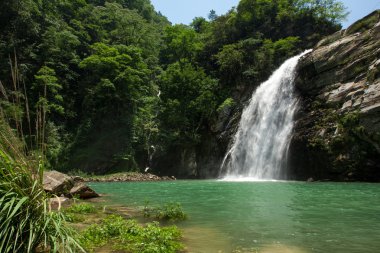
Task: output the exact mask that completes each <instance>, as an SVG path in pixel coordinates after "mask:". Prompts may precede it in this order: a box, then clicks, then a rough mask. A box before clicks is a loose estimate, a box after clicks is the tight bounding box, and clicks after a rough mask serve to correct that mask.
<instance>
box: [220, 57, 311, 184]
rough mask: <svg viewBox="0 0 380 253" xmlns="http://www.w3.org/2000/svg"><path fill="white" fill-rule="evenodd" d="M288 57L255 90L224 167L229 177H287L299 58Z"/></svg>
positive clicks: (259, 178)
mask: <svg viewBox="0 0 380 253" xmlns="http://www.w3.org/2000/svg"><path fill="white" fill-rule="evenodd" d="M310 51H311V50H308V51H305V52H304V53H302V54H300V55H297V56H295V57H293V58H290V59H288V60H287V61H286V62H284V63H283V64H282V66H281V67H280V68H278V69H277V70H276V71H275V72H274V73H273V74H272V76H271V77H270V78H269V79H268V80H267V81H266V82H264V83H262V84H261V85H260V86H259V87H258V88H257V89H256V91H255V92H254V93H253V95H252V98H251V100H250V103H249V105H248V106H247V107H246V108H245V109H244V111H243V114H242V117H241V120H240V123H239V129H238V131H237V133H236V135H235V137H234V142H233V145H232V147H231V149H230V150H229V151H228V152H227V154H226V156H225V158H224V160H223V163H222V166H221V170H222V171H224V173H225V174H224V176H225V179H227V180H234V179H244V180H246V179H251V180H276V179H286V171H285V169H284V167H286V156H287V151H288V147H289V141H290V137H291V133H292V129H293V116H294V112H295V111H296V108H297V99H296V97H295V96H294V79H295V74H296V73H295V69H296V66H297V63H298V60H299V59H300V58H301V57H302V56H303V55H305V54H306V53H308V52H310Z"/></svg>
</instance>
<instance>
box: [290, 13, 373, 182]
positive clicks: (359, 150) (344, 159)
mask: <svg viewBox="0 0 380 253" xmlns="http://www.w3.org/2000/svg"><path fill="white" fill-rule="evenodd" d="M298 73H299V74H298V75H299V76H298V78H297V82H296V87H297V90H298V92H299V97H300V108H301V109H300V110H299V112H298V115H297V117H296V126H295V130H294V136H293V139H292V143H291V146H290V164H289V168H290V170H291V174H292V178H294V179H307V178H308V177H313V178H314V179H332V180H365V181H379V180H380V10H377V11H375V12H373V13H371V14H370V15H368V16H366V17H365V18H363V19H362V20H359V21H358V22H356V23H354V24H353V25H352V26H350V27H349V28H348V29H346V30H342V31H339V32H337V33H335V34H333V35H331V36H329V37H327V38H325V39H324V40H322V41H320V42H319V43H318V45H317V46H316V48H314V50H313V52H312V53H310V54H308V55H306V56H305V57H304V58H303V59H301V61H300V63H299V66H298Z"/></svg>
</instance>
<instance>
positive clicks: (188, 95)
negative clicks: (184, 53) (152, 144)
mask: <svg viewBox="0 0 380 253" xmlns="http://www.w3.org/2000/svg"><path fill="white" fill-rule="evenodd" d="M159 84H160V90H161V92H162V95H161V113H160V115H159V118H160V121H161V126H162V127H163V128H164V129H165V135H166V138H167V140H168V141H169V142H173V141H174V142H178V141H179V142H183V143H192V142H193V143H196V142H199V136H198V130H199V129H200V128H201V127H202V124H204V121H205V120H206V119H207V118H209V117H210V116H211V114H212V113H213V112H214V111H215V108H216V104H217V102H216V98H215V96H214V91H215V89H216V87H217V80H215V79H213V78H211V77H209V76H208V75H207V74H206V73H205V72H204V71H203V70H202V69H201V68H196V67H194V66H193V65H192V64H191V63H188V62H182V63H179V62H177V63H174V64H171V65H169V66H168V68H167V70H166V71H164V72H163V73H162V74H161V76H160V79H159Z"/></svg>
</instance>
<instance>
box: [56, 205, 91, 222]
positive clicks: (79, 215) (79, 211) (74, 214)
mask: <svg viewBox="0 0 380 253" xmlns="http://www.w3.org/2000/svg"><path fill="white" fill-rule="evenodd" d="M96 212H97V210H96V208H95V206H93V205H91V204H87V203H80V204H74V205H72V206H70V207H68V208H66V209H64V211H63V214H64V216H65V219H66V220H67V221H68V222H82V221H85V220H86V217H85V215H86V214H93V213H96Z"/></svg>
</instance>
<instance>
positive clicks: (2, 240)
mask: <svg viewBox="0 0 380 253" xmlns="http://www.w3.org/2000/svg"><path fill="white" fill-rule="evenodd" d="M42 171H43V166H42V164H39V165H38V164H37V165H36V164H35V162H34V160H33V159H31V158H30V157H26V156H25V155H24V152H23V144H22V142H20V141H19V139H18V137H17V136H15V134H14V133H13V131H12V130H11V129H10V127H9V126H8V125H7V124H6V123H5V122H4V121H3V120H0V252H4V253H8V252H9V253H11V252H28V253H29V252H84V251H83V250H82V248H81V246H79V244H78V242H77V240H76V239H75V237H74V232H73V230H72V229H71V228H69V227H68V226H67V224H66V220H65V217H64V215H63V214H62V213H61V212H50V209H51V207H50V205H49V196H47V194H46V193H45V191H44V189H43V187H42V183H41V181H42Z"/></svg>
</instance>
